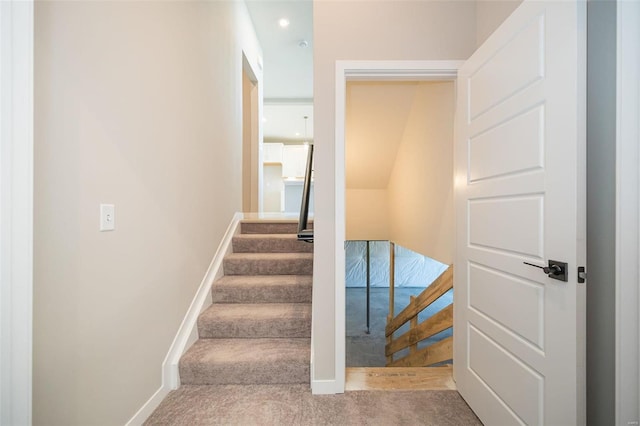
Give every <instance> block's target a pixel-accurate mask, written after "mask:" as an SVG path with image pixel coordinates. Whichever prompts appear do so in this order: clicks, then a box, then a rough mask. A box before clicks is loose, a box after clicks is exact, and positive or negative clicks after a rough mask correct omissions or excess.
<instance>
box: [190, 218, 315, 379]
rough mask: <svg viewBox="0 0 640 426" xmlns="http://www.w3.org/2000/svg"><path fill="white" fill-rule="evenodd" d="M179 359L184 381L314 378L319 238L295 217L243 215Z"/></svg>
mask: <svg viewBox="0 0 640 426" xmlns="http://www.w3.org/2000/svg"><path fill="white" fill-rule="evenodd" d="M240 226H241V232H240V234H237V235H236V236H235V237H234V238H233V253H232V254H230V255H228V256H227V257H225V259H224V276H223V277H222V278H220V279H218V280H217V281H216V282H215V283H214V284H213V288H212V296H213V304H212V305H211V306H210V307H209V308H207V309H206V310H205V311H204V312H203V313H202V314H201V315H200V317H199V318H198V333H199V340H198V341H196V343H194V344H193V346H191V348H189V350H187V352H186V353H185V354H184V355H183V356H182V358H181V360H180V382H181V384H182V385H225V384H243V385H244V384H246V385H248V384H277V383H309V357H310V337H311V274H312V271H313V244H309V243H304V242H300V241H297V238H296V231H297V223H296V222H282V221H278V222H273V221H243V222H242V223H241V225H240Z"/></svg>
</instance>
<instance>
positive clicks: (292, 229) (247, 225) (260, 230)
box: [240, 220, 313, 235]
mask: <svg viewBox="0 0 640 426" xmlns="http://www.w3.org/2000/svg"><path fill="white" fill-rule="evenodd" d="M307 226H308V227H309V228H313V221H309V223H308V224H307ZM240 232H241V233H242V234H296V235H297V234H298V221H297V220H274V221H269V220H255V221H254V220H243V221H242V222H241V223H240Z"/></svg>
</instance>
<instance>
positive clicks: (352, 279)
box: [345, 241, 447, 287]
mask: <svg viewBox="0 0 640 426" xmlns="http://www.w3.org/2000/svg"><path fill="white" fill-rule="evenodd" d="M369 253H370V255H369V256H370V257H369V259H370V260H369V264H370V277H371V287H389V242H388V241H371V242H370V243H369ZM345 261H346V285H347V287H366V285H367V242H366V241H347V245H346V259H345ZM446 269H447V265H445V264H444V263H440V262H438V261H437V260H434V259H431V258H430V257H427V256H423V255H421V254H419V253H416V252H414V251H411V250H409V249H407V248H404V247H401V246H399V245H397V244H396V271H395V286H396V287H428V286H429V284H431V283H432V282H433V281H434V280H435V279H436V278H438V277H439V276H440V274H442V273H443V272H444V271H445V270H446Z"/></svg>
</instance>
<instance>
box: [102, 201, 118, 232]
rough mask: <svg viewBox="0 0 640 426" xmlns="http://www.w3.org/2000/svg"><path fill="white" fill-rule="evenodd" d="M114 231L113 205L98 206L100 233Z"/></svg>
mask: <svg viewBox="0 0 640 426" xmlns="http://www.w3.org/2000/svg"><path fill="white" fill-rule="evenodd" d="M114 229H116V209H115V207H114V206H113V204H100V231H113V230H114Z"/></svg>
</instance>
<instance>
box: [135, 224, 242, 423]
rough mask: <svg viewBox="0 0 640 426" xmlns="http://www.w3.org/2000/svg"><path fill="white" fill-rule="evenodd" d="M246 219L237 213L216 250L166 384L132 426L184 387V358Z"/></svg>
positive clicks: (165, 370) (165, 369)
mask: <svg viewBox="0 0 640 426" xmlns="http://www.w3.org/2000/svg"><path fill="white" fill-rule="evenodd" d="M242 219H244V214H243V213H235V214H234V215H233V218H232V219H231V223H230V224H229V226H228V227H227V230H226V232H225V234H224V236H223V237H222V241H221V242H220V245H219V246H218V249H217V250H216V253H215V255H214V256H213V259H212V260H211V263H210V264H209V269H207V272H206V273H205V275H204V278H203V279H202V282H201V283H200V286H199V287H198V290H197V291H196V294H195V296H194V297H193V300H192V301H191V305H190V306H189V309H188V310H187V313H186V314H185V316H184V319H183V320H182V323H181V324H180V328H178V331H177V333H176V336H175V337H174V339H173V342H172V343H171V346H170V347H169V351H168V352H167V356H166V357H165V358H164V361H163V362H162V383H161V385H160V388H159V389H158V390H157V391H156V392H155V393H154V394H153V395H152V396H151V398H149V399H148V400H147V402H145V403H144V405H143V406H142V407H141V408H140V409H139V410H138V411H137V412H136V414H134V416H133V417H132V418H131V419H130V420H129V421H128V422H127V423H126V424H127V425H128V426H129V425H130V426H136V425H141V424H142V423H144V421H145V420H146V419H147V418H148V417H149V416H150V415H151V413H153V411H154V410H155V409H156V408H157V407H158V406H159V405H160V403H161V402H162V400H163V399H164V397H165V396H167V394H168V393H169V392H170V391H172V390H175V389H178V387H179V386H180V373H179V370H178V366H179V362H180V357H182V355H183V354H184V353H185V351H186V350H187V349H189V347H190V346H191V345H192V344H193V342H195V341H196V340H197V338H198V329H197V323H198V316H199V315H200V313H201V312H202V311H204V310H205V309H206V308H207V307H208V306H209V305H211V302H212V300H211V286H212V285H213V282H214V281H215V280H216V279H218V278H220V277H221V276H222V275H223V274H224V271H223V263H222V262H223V260H224V257H225V256H226V255H227V254H229V253H231V251H232V244H231V243H232V239H233V236H234V235H235V234H236V233H238V231H239V228H240V226H239V225H240V221H241V220H242Z"/></svg>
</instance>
